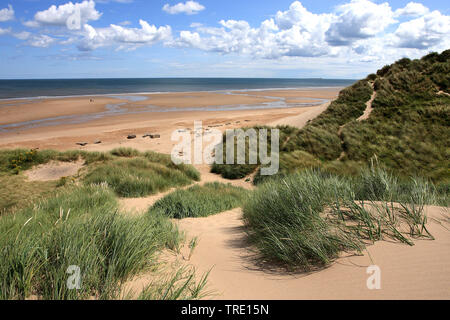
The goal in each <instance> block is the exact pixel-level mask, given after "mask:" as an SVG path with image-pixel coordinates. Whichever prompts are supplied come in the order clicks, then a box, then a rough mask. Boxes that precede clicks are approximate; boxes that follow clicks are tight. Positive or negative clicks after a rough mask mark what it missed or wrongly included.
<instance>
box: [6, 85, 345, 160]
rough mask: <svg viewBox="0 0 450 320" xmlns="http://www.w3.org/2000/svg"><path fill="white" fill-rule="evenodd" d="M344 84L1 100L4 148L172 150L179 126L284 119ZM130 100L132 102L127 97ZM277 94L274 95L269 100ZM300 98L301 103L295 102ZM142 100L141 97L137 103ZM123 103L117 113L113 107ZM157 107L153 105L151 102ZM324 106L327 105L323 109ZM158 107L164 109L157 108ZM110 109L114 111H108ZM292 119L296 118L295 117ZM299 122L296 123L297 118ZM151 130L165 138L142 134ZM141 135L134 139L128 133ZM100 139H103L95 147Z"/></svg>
mask: <svg viewBox="0 0 450 320" xmlns="http://www.w3.org/2000/svg"><path fill="white" fill-rule="evenodd" d="M339 90H340V88H325V89H316V90H311V89H300V90H277V91H270V90H269V91H248V92H245V91H239V92H236V93H233V94H230V93H229V92H224V93H218V92H191V93H166V94H147V95H134V94H133V95H131V99H130V96H127V95H125V96H121V95H115V96H114V98H111V97H104V96H100V97H74V98H53V99H44V100H16V101H14V100H8V101H2V102H0V119H1V120H0V148H16V147H24V148H40V149H49V148H50V149H56V150H68V149H80V146H78V145H77V144H76V143H78V142H86V143H88V145H87V146H86V147H83V148H82V149H83V150H91V151H93V150H97V151H99V150H109V149H112V148H115V147H117V146H126V147H133V148H136V149H139V150H154V151H158V152H163V153H170V150H171V148H172V145H173V144H174V143H172V142H171V141H170V136H171V134H172V132H173V131H174V130H177V129H186V128H192V127H193V125H194V121H196V120H201V121H203V126H204V127H207V126H214V127H215V128H216V129H220V130H225V129H228V128H239V127H244V126H253V125H256V124H259V125H266V124H275V123H276V122H277V121H278V123H280V124H281V123H282V122H283V120H282V119H287V118H292V117H299V116H301V115H302V114H305V113H306V114H308V115H309V116H308V118H309V117H311V115H314V114H317V113H320V112H321V111H323V105H325V104H326V102H327V101H329V100H331V99H333V98H334V97H336V96H337V94H338V92H339ZM127 97H128V98H129V99H128V100H127V99H126V98H127ZM269 97H271V98H269ZM293 97H295V101H292V99H293ZM135 100H141V101H135ZM112 104H113V105H115V106H117V105H119V106H118V107H117V108H118V109H120V110H118V109H116V110H113V111H110V110H111V105H112ZM148 105H151V106H152V109H148V108H147V106H148ZM321 106H322V107H321ZM154 107H156V108H160V109H157V110H156V111H155V109H154ZM108 108H109V110H108ZM291 121H292V120H291ZM294 122H295V121H294ZM146 133H158V134H161V139H156V140H150V139H148V138H147V139H143V138H141V136H142V135H144V134H146ZM130 134H134V135H137V136H138V138H137V139H135V140H128V139H126V138H127V135H130ZM95 141H102V143H101V144H99V145H94V144H93V143H94V142H95Z"/></svg>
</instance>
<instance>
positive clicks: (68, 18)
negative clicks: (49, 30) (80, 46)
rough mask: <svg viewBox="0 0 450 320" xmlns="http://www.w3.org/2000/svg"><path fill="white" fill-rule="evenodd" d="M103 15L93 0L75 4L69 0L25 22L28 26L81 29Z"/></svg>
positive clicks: (40, 12)
mask: <svg viewBox="0 0 450 320" xmlns="http://www.w3.org/2000/svg"><path fill="white" fill-rule="evenodd" d="M101 15H102V14H101V13H100V12H98V11H97V10H96V9H95V2H94V1H93V0H85V1H83V2H80V3H75V4H74V3H72V2H68V3H66V4H63V5H60V6H55V5H53V6H51V7H50V8H48V9H47V10H44V11H39V12H37V13H36V14H35V15H34V20H32V21H27V22H25V23H24V24H25V25H26V26H28V27H39V26H59V27H67V28H68V29H70V30H80V29H81V28H82V26H83V25H84V24H86V23H87V22H88V21H95V20H98V19H100V17H101Z"/></svg>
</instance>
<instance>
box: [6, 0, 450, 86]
mask: <svg viewBox="0 0 450 320" xmlns="http://www.w3.org/2000/svg"><path fill="white" fill-rule="evenodd" d="M52 6H54V7H52ZM71 23H72V24H71ZM449 34H450V10H449V7H448V5H446V4H445V1H435V0H434V1H433V0H431V1H416V2H411V1H400V0H397V1H394V0H386V1H369V0H344V1H320V0H316V1H309V0H307V1H301V2H300V1H292V0H289V1H286V0H277V1H268V0H259V1H257V0H245V1H217V0H216V1H213V0H198V1H167V0H165V1H158V0H151V1H148V0H97V1H94V0H75V1H72V2H69V1H64V0H63V1H56V0H52V1H37V0H15V1H11V0H10V1H9V2H8V1H2V4H0V78H2V79H13V78H101V77H108V78H109V77H280V78H310V77H322V78H359V77H362V76H364V75H366V74H367V73H370V72H373V71H375V70H376V69H377V68H379V67H381V66H383V65H384V64H387V63H391V62H393V61H395V60H396V59H398V58H401V57H404V56H407V57H411V58H416V57H420V56H422V55H424V54H426V53H428V52H429V51H442V50H445V49H448V48H450V36H449Z"/></svg>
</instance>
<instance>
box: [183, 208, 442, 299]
mask: <svg viewBox="0 0 450 320" xmlns="http://www.w3.org/2000/svg"><path fill="white" fill-rule="evenodd" d="M443 210H445V209H443V208H439V207H428V208H427V214H428V215H429V216H430V217H432V218H435V219H439V220H441V219H442V214H443V213H444V211H443ZM447 210H448V209H447ZM446 214H447V215H448V211H447V213H446ZM241 215H242V214H241V210H240V209H235V210H232V211H229V212H224V213H221V214H218V215H215V216H211V217H207V218H198V219H184V220H181V221H179V222H178V223H177V224H178V226H179V227H180V228H181V230H184V231H186V232H187V234H188V235H189V236H191V237H194V236H198V237H199V240H200V241H199V245H198V247H197V248H196V249H195V252H194V254H193V256H192V258H191V261H190V263H192V264H193V265H194V266H195V267H196V268H197V270H198V271H199V272H200V273H201V272H206V271H208V270H209V269H210V268H212V271H211V274H210V278H209V280H210V281H209V283H210V287H209V288H210V289H212V290H215V291H216V292H217V293H218V294H219V295H218V296H217V297H216V298H217V299H448V298H449V297H450V287H449V285H448V284H449V283H450V273H449V272H448V270H450V256H449V255H448V250H449V249H450V232H449V230H448V227H449V224H448V223H444V224H443V225H442V224H440V223H438V222H436V221H435V220H433V221H432V222H430V224H429V230H430V232H431V233H432V234H433V235H434V236H435V237H436V240H434V241H431V240H418V241H416V244H415V246H413V247H410V246H407V245H404V244H399V243H390V242H386V241H380V242H377V243H376V244H375V245H373V246H369V247H368V249H367V252H366V253H365V254H364V256H350V257H343V258H340V259H338V260H337V261H336V262H335V263H334V264H333V265H332V266H331V267H329V268H328V269H325V270H322V271H318V272H314V273H311V274H286V273H284V274H283V273H281V272H270V271H267V270H262V269H261V267H260V266H259V265H258V264H256V263H255V252H254V250H253V248H252V247H251V246H249V244H248V243H247V240H246V239H247V237H246V234H245V229H244V225H243V222H242V220H241ZM370 265H377V266H379V267H380V269H381V289H380V290H369V289H368V288H367V286H366V281H367V279H368V277H369V275H368V274H367V273H366V270H367V267H368V266H370Z"/></svg>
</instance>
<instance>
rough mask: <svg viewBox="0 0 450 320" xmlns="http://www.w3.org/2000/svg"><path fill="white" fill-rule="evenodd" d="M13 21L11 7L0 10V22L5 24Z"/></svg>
mask: <svg viewBox="0 0 450 320" xmlns="http://www.w3.org/2000/svg"><path fill="white" fill-rule="evenodd" d="M10 20H14V9H13V7H12V5H8V8H4V9H1V10H0V22H6V21H10Z"/></svg>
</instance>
